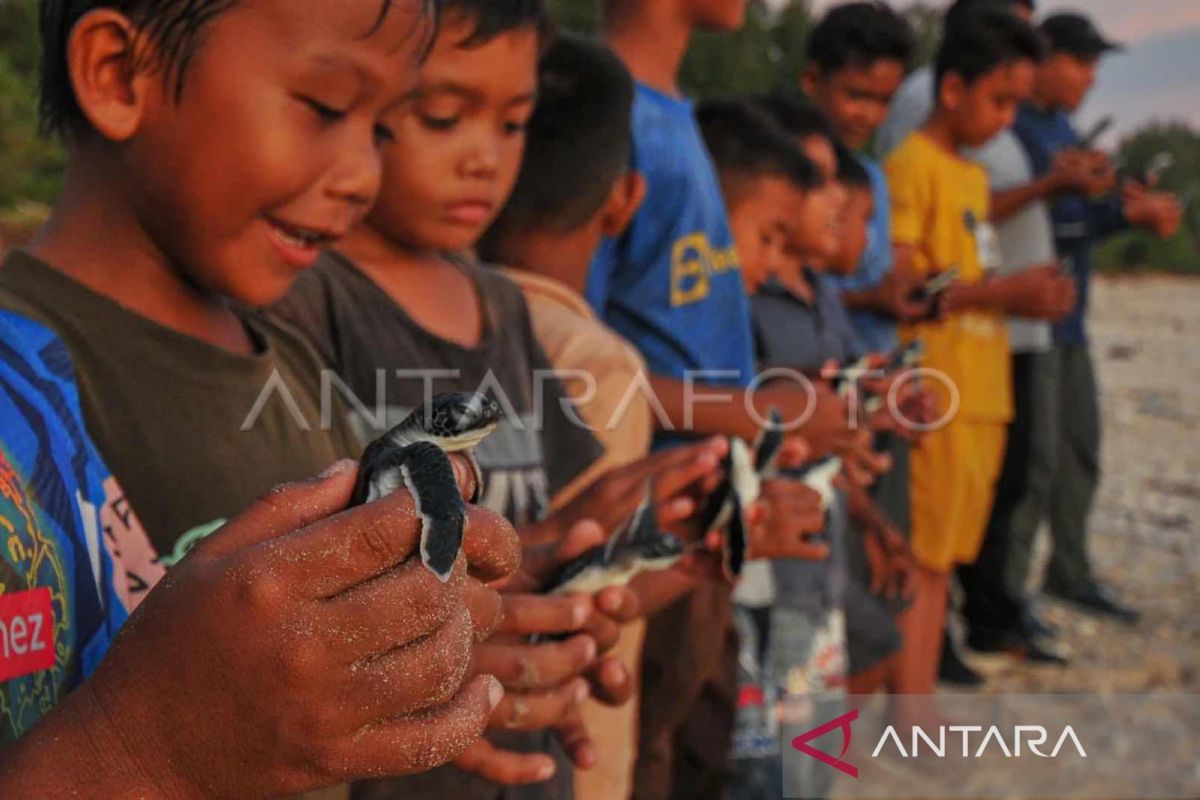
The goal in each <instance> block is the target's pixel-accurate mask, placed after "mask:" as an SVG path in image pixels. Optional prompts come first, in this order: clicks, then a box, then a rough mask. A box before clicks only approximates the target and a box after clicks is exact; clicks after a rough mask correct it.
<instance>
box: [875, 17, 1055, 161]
mask: <svg viewBox="0 0 1200 800" xmlns="http://www.w3.org/2000/svg"><path fill="white" fill-rule="evenodd" d="M989 6H990V7H992V8H997V9H1006V10H1008V11H1010V12H1011V13H1013V14H1016V15H1017V16H1019V17H1020V18H1021V19H1023V20H1025V21H1026V22H1032V21H1033V15H1034V12H1035V11H1036V10H1037V4H1036V2H1035V0H954V2H953V3H952V4H951V5H950V8H949V9H947V10H946V16H945V17H944V18H943V25H942V36H943V38H944V37H945V36H946V32H947V31H949V30H950V29H951V28H953V27H954V26H955V25H957V24H958V23H959V21H960V20H963V19H966V18H967V17H969V16H970V15H971V14H973V13H975V12H977V11H979V10H980V9H981V8H985V7H989ZM934 94H935V92H934V70H933V67H922V68H920V69H918V70H915V71H914V72H913V73H912V74H911V75H909V76H908V77H907V78H906V79H905V80H904V84H903V85H902V86H901V87H900V91H899V92H897V93H896V96H895V99H894V101H893V102H892V103H891V106H890V108H889V109H888V111H887V118H886V119H885V120H883V124H882V125H881V126H880V128H879V135H878V136H877V137H876V138H875V153H876V154H877V155H878V156H879V157H880V158H884V157H886V156H887V155H888V154H889V153H891V152H892V151H893V150H895V149H896V147H898V146H899V145H900V143H901V142H903V141H904V139H905V138H906V137H907V136H908V135H909V134H910V133H912V132H913V131H915V130H917V129H918V128H920V127H921V125H923V124H924V123H925V120H927V119H928V118H929V114H930V112H931V111H933V106H934Z"/></svg>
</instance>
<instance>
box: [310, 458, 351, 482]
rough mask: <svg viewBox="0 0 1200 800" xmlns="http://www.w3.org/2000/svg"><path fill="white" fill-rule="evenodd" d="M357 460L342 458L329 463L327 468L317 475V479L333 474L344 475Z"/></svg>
mask: <svg viewBox="0 0 1200 800" xmlns="http://www.w3.org/2000/svg"><path fill="white" fill-rule="evenodd" d="M357 464H358V462H357V461H355V460H354V459H352V458H343V459H342V460H341V461H338V462H336V463H334V464H331V465H329V468H328V469H326V470H325V471H324V472H322V473H321V474H320V475H318V476H317V480H319V481H324V480H328V479H329V478H332V477H334V476H335V475H344V474H346V473H347V472H349V471H350V470H352V469H354V467H355V466H357Z"/></svg>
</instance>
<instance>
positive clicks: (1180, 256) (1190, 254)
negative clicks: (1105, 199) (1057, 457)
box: [1097, 123, 1200, 272]
mask: <svg viewBox="0 0 1200 800" xmlns="http://www.w3.org/2000/svg"><path fill="white" fill-rule="evenodd" d="M1164 151H1165V152H1169V153H1171V154H1172V155H1173V156H1174V157H1175V165H1174V166H1173V167H1172V168H1171V169H1170V170H1168V171H1167V172H1166V174H1164V175H1163V177H1162V183H1161V184H1160V187H1161V188H1162V189H1165V190H1168V191H1172V192H1176V193H1177V194H1178V195H1179V196H1180V197H1181V198H1182V200H1183V202H1184V203H1185V204H1187V206H1188V207H1187V210H1186V212H1185V214H1184V221H1183V227H1182V230H1181V231H1180V233H1179V235H1178V236H1175V237H1173V238H1171V239H1168V240H1165V241H1164V240H1161V239H1157V238H1155V237H1153V236H1150V235H1149V234H1145V233H1140V232H1130V233H1124V234H1121V235H1119V236H1115V237H1113V238H1112V239H1111V240H1109V241H1108V242H1106V243H1105V244H1104V246H1103V247H1101V248H1100V250H1099V252H1098V253H1097V264H1098V266H1099V267H1100V268H1101V269H1105V270H1109V271H1117V272H1128V271H1134V270H1139V269H1145V268H1150V269H1154V270H1168V271H1172V272H1200V132H1197V131H1195V130H1193V129H1192V128H1190V127H1188V126H1187V125H1186V124H1184V123H1170V124H1155V125H1151V126H1149V127H1146V128H1143V129H1142V130H1141V131H1139V132H1138V133H1136V134H1134V135H1133V136H1131V137H1129V138H1128V139H1126V140H1125V141H1123V142H1122V143H1121V147H1120V149H1119V151H1118V155H1117V159H1118V163H1120V164H1121V167H1122V173H1123V174H1127V175H1131V176H1139V175H1143V174H1144V173H1145V171H1146V167H1147V165H1149V163H1150V161H1151V160H1152V159H1153V158H1154V157H1155V155H1156V154H1158V153H1161V152H1164Z"/></svg>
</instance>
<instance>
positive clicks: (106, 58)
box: [67, 8, 159, 142]
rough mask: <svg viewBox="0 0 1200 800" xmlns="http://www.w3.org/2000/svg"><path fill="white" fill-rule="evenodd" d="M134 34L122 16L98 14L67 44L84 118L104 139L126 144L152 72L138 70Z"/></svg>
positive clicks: (81, 25)
mask: <svg viewBox="0 0 1200 800" xmlns="http://www.w3.org/2000/svg"><path fill="white" fill-rule="evenodd" d="M138 38H139V37H138V32H137V30H136V29H135V28H134V25H133V23H132V22H131V21H130V19H129V18H128V17H126V16H125V15H124V14H122V13H120V12H119V11H116V10H114V9H112V8H99V9H96V10H94V11H89V12H88V13H86V14H84V15H83V16H82V17H81V18H80V20H79V22H78V23H76V25H75V28H74V29H73V30H72V31H71V36H70V39H69V40H68V41H67V65H68V72H69V74H70V78H71V86H72V88H73V89H74V91H75V98H76V101H77V102H78V103H79V108H80V110H81V111H82V112H83V115H84V117H86V118H87V120H88V122H90V123H91V125H92V127H93V128H95V129H96V131H97V132H98V133H99V134H100V135H102V136H103V137H104V138H106V139H109V140H111V141H114V142H121V141H125V140H127V139H129V138H130V137H131V136H133V134H134V133H135V132H136V131H137V129H138V125H139V124H140V123H141V120H142V115H143V113H144V111H145V107H146V95H147V91H148V89H149V82H150V81H151V80H158V79H159V78H154V77H152V74H157V70H150V69H138V68H137V63H138V61H139V59H140V58H143V57H145V56H146V55H147V54H139V53H138V52H137V49H138V48H139V47H143V46H145V45H144V43H139V42H138Z"/></svg>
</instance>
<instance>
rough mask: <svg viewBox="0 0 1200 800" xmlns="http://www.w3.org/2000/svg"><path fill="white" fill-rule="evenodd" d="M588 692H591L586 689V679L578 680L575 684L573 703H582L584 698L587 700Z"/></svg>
mask: <svg viewBox="0 0 1200 800" xmlns="http://www.w3.org/2000/svg"><path fill="white" fill-rule="evenodd" d="M589 694H591V692H590V691H589V690H588V685H587V681H579V682H578V683H576V684H575V703H576V704H579V703H582V702H583V701H584V700H587V698H588V695H589Z"/></svg>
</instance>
